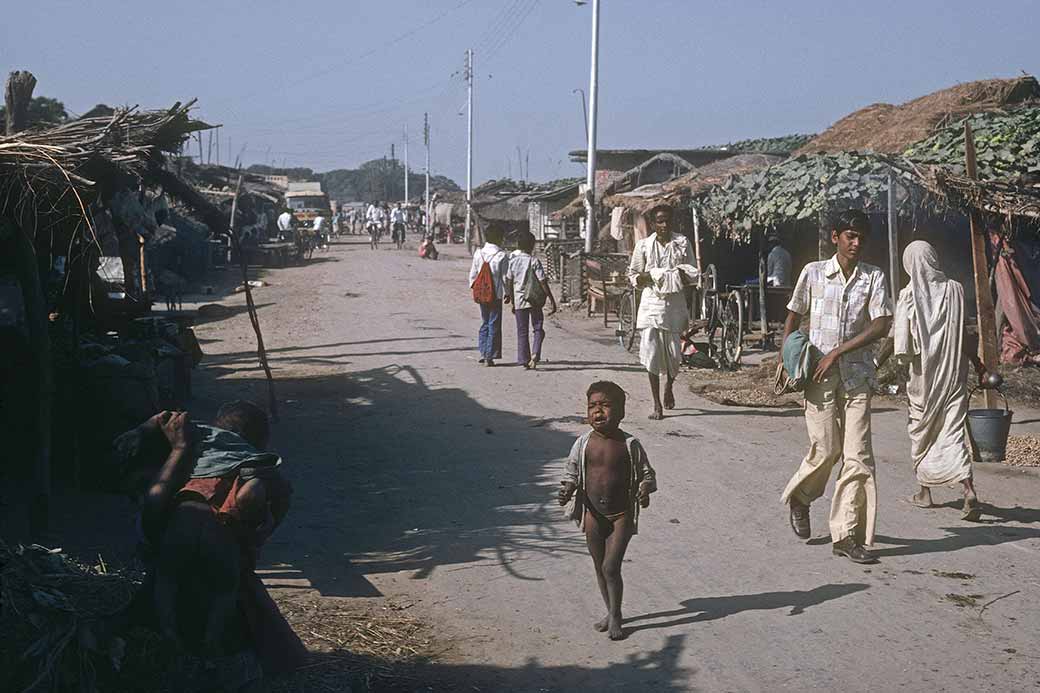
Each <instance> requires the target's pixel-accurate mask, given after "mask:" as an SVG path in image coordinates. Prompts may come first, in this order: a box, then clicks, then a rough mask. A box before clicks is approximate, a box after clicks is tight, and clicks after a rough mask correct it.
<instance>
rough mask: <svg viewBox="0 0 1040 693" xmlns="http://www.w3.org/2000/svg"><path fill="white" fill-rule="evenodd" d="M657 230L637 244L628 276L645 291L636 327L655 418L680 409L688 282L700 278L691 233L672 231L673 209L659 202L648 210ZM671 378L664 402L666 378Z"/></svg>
mask: <svg viewBox="0 0 1040 693" xmlns="http://www.w3.org/2000/svg"><path fill="white" fill-rule="evenodd" d="M648 216H649V218H650V221H651V222H652V223H653V228H654V233H651V234H650V235H649V236H647V237H646V238H644V239H643V240H641V241H639V242H637V243H636V247H635V250H634V251H632V261H631V262H630V263H629V266H628V277H629V280H630V281H631V282H632V285H633V286H634V287H635V288H636V290H637V291H641V292H642V293H641V294H640V300H639V314H638V316H637V317H636V329H638V330H641V331H642V335H641V337H640V341H639V361H640V363H642V364H643V367H644V368H646V370H647V373H649V375H650V394H651V396H652V397H653V400H654V409H653V411H652V412H651V413H650V418H651V419H655V420H656V419H663V418H664V409H674V408H675V392H674V390H673V389H672V386H673V384H674V383H675V377H676V376H677V375H678V374H679V366H680V365H682V347H681V345H680V340H681V338H682V334H683V332H685V331H686V326H687V324H688V323H689V318H690V311H689V308H688V307H687V305H686V286H687V284H688V283H689V282H691V281H693V280H695V279H696V278H697V269H696V268H695V267H694V259H693V249H692V248H691V246H690V241H689V239H687V238H686V237H685V236H681V235H679V234H675V233H672V208H671V207H669V206H667V205H659V206H657V207H655V208H654V209H652V210H650V212H649V214H648ZM662 376H663V377H664V378H665V388H664V401H663V402H662V401H661V377H662Z"/></svg>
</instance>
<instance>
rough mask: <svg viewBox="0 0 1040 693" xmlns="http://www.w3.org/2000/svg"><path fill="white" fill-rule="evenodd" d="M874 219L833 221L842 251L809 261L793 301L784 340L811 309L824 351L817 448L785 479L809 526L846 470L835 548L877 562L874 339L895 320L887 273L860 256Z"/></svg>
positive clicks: (853, 216) (815, 391) (813, 340)
mask: <svg viewBox="0 0 1040 693" xmlns="http://www.w3.org/2000/svg"><path fill="white" fill-rule="evenodd" d="M869 234H870V220H869V219H868V218H867V215H866V214H864V213H863V212H861V211H858V210H849V211H846V212H843V213H842V214H841V215H840V216H839V217H838V218H837V221H836V223H835V225H834V229H833V230H832V231H831V242H832V243H834V244H835V246H837V253H836V254H835V255H834V257H832V258H831V259H830V260H823V261H820V262H810V263H809V264H808V265H806V266H805V268H804V269H802V273H801V275H800V276H799V277H798V282H797V284H796V285H795V288H794V294H793V296H792V297H791V302H790V303H788V305H787V321H786V324H785V325H784V341H785V342H786V341H787V338H788V336H790V334H791V333H792V332H794V331H795V330H797V329H799V328H800V327H801V326H802V322H803V320H804V319H805V317H806V316H808V317H809V343H810V344H811V345H812V346H814V347H816V349H818V350H819V352H820V353H821V354H822V355H823V356H822V357H821V359H820V361H819V363H818V365H817V366H816V368H815V370H814V372H813V377H812V379H811V381H810V382H809V383H808V384H807V385H806V388H805V423H806V428H807V429H808V432H809V443H810V446H809V453H808V454H807V455H806V456H805V459H804V460H802V463H801V466H799V468H798V471H796V472H795V474H794V476H793V477H791V480H790V481H789V482H788V484H787V487H786V488H785V489H784V492H783V496H782V500H783V502H784V503H787V504H788V505H789V506H790V522H791V528H792V529H794V533H795V534H796V535H797V536H798V538H799V539H808V538H809V537H810V536H811V528H810V525H809V505H810V504H811V503H812V502H813V501H814V500H816V499H817V498H819V497H820V496H822V495H823V492H824V489H825V488H826V486H827V479H828V478H829V477H830V474H831V468H833V467H834V465H835V464H836V463H838V462H839V461H840V462H841V463H842V464H841V471H840V473H839V474H838V480H837V482H836V483H835V487H834V498H833V500H832V502H831V512H830V530H831V540H832V541H833V545H832V550H833V552H834V554H835V555H836V556H844V557H846V558H848V559H850V560H852V561H854V562H856V563H874V562H876V560H877V559H876V558H875V557H874V555H873V554H872V553H870V552H869V551H868V550H866V549H865V548H864V544H866V545H870V544H873V543H874V526H875V517H876V514H877V486H876V485H875V482H874V450H873V448H872V446H871V439H870V399H871V395H872V393H873V390H874V387H875V386H876V384H877V374H876V371H875V365H874V354H873V352H872V350H871V349H870V346H871V345H872V344H873V343H874V342H875V341H877V340H878V339H882V338H883V337H885V336H886V335H887V334H888V330H889V327H890V325H891V324H892V308H891V307H890V305H889V299H888V285H887V283H886V279H885V275H884V273H883V272H882V271H881V270H880V269H879V268H877V267H874V266H873V265H868V264H867V263H865V262H860V260H859V258H860V255H861V254H862V253H863V250H864V248H865V247H866V243H867V237H868V236H869Z"/></svg>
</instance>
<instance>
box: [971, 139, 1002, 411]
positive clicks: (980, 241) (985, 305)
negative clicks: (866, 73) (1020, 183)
mask: <svg viewBox="0 0 1040 693" xmlns="http://www.w3.org/2000/svg"><path fill="white" fill-rule="evenodd" d="M964 167H965V170H966V172H967V174H968V178H971V179H972V180H976V179H978V168H977V165H976V161H975V137H974V135H972V132H971V125H969V124H968V123H964ZM968 219H969V221H970V223H971V257H972V263H973V266H974V275H975V276H974V279H975V308H976V311H977V313H978V329H979V359H980V360H981V361H982V364H983V365H984V366H985V367H986V370H987V371H989V372H991V373H995V372H996V370H997V324H996V314H995V312H994V310H993V294H992V293H990V288H989V264H988V262H987V260H986V236H985V235H984V234H985V229H984V228H983V224H982V220H981V219H980V218H979V212H978V210H977V209H971V210H969V212H968ZM982 396H983V398H984V402H985V407H986V408H987V409H993V408H995V407H996V402H997V398H996V393H994V392H993V390H983V391H982Z"/></svg>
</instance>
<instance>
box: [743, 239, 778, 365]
mask: <svg viewBox="0 0 1040 693" xmlns="http://www.w3.org/2000/svg"><path fill="white" fill-rule="evenodd" d="M766 245H767V244H766V232H765V230H763V231H762V235H761V236H760V237H759V239H758V322H759V328H760V329H761V330H762V342H761V343H762V346H763V347H765V346H766V345H767V344H769V343H771V342H772V340H771V339H769V320H768V318H767V317H766V282H767V281H768V277H767V274H768V269H769V268H768V267H767V266H766V265H767V260H766ZM748 317H749V318H750V317H751V316H750V315H749V316H748Z"/></svg>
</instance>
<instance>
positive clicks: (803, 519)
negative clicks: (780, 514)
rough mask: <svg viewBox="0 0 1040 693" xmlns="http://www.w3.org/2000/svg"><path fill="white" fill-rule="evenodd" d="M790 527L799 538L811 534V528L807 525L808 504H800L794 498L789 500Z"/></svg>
mask: <svg viewBox="0 0 1040 693" xmlns="http://www.w3.org/2000/svg"><path fill="white" fill-rule="evenodd" d="M791 529H793V530H794V533H795V536H797V537H798V538H799V539H808V538H809V537H811V536H812V528H811V527H810V525H809V506H808V505H802V504H801V503H799V502H798V501H796V500H794V499H792V500H791Z"/></svg>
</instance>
